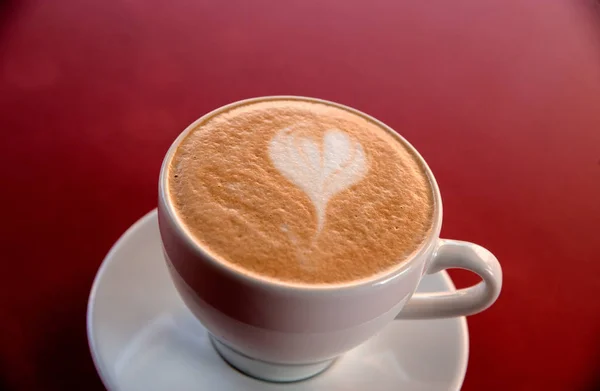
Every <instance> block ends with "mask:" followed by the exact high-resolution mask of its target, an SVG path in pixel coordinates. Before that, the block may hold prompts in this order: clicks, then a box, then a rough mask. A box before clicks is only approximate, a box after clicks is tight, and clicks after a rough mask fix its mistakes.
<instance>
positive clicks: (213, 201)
mask: <svg viewBox="0 0 600 391" xmlns="http://www.w3.org/2000/svg"><path fill="white" fill-rule="evenodd" d="M167 164H168V167H167V197H168V199H169V202H170V203H171V204H172V205H173V209H174V210H175V213H176V215H177V218H178V220H179V221H180V222H181V225H182V226H183V227H184V229H185V230H186V231H187V232H188V234H189V235H190V236H191V237H192V238H193V240H195V241H196V242H197V243H198V245H199V246H200V247H202V248H203V249H204V251H205V252H207V253H208V254H210V255H211V256H212V257H214V258H215V259H216V260H217V261H218V262H221V263H223V264H225V265H227V266H228V267H231V268H234V269H236V270H238V271H239V272H241V273H245V274H247V275H252V276H254V277H258V278H260V279H268V280H274V281H277V282H279V283H284V284H292V285H340V284H348V283H356V282H359V281H361V280H365V279H369V278H372V277H374V276H376V275H379V274H381V273H384V272H388V271H390V269H393V268H395V267H397V266H398V265H400V264H402V262H403V261H405V260H406V259H408V258H410V257H411V255H412V254H414V253H415V252H416V251H418V250H419V249H420V248H421V246H422V245H423V243H424V241H425V240H426V238H427V237H428V236H429V233H430V231H431V229H432V225H433V215H434V208H435V205H434V197H433V189H432V185H431V183H430V180H429V177H428V175H427V172H426V169H425V167H424V166H423V163H422V161H421V159H420V158H419V157H418V156H417V155H416V154H415V153H414V152H413V150H412V148H410V147H409V146H408V145H406V144H405V142H404V141H402V139H400V138H399V137H397V136H396V135H395V134H393V133H392V132H391V131H389V130H388V129H387V128H385V127H384V126H382V125H381V124H378V123H377V122H376V121H373V120H372V119H370V118H368V117H366V116H363V115H361V114H359V113H357V112H354V111H351V110H349V109H345V108H343V107H340V106H337V105H334V104H328V103H326V102H322V101H317V100H311V99H303V98H267V99H263V100H252V101H249V102H240V103H238V104H234V105H230V106H227V107H225V108H222V109H220V110H218V111H216V112H213V113H211V114H209V115H207V116H205V117H203V118H201V119H200V120H198V121H197V122H196V123H194V124H193V125H192V126H191V127H190V128H189V129H188V132H187V133H186V134H185V136H184V137H183V138H182V139H181V140H180V142H179V144H178V145H177V146H176V150H175V153H174V154H173V155H172V157H171V159H170V161H168V162H167Z"/></svg>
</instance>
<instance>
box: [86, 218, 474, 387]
mask: <svg viewBox="0 0 600 391" xmlns="http://www.w3.org/2000/svg"><path fill="white" fill-rule="evenodd" d="M157 216H158V212H157V209H156V208H154V209H152V210H150V211H149V212H147V213H146V214H145V215H143V216H142V217H140V218H139V219H138V220H137V221H136V222H135V223H133V224H132V225H131V226H129V228H127V230H126V231H125V232H124V233H123V234H121V236H120V237H119V238H118V239H117V240H116V241H115V242H114V244H113V245H112V246H111V248H110V250H109V251H108V252H107V253H106V255H105V256H104V259H103V260H102V263H101V264H100V267H99V268H98V271H97V272H96V275H95V277H94V282H93V283H92V288H91V290H90V294H89V297H88V303H87V311H86V334H87V340H88V348H89V350H90V355H91V356H92V361H93V362H94V366H95V367H96V371H97V372H98V376H99V377H100V380H101V381H102V384H103V385H104V387H105V388H106V389H107V390H109V391H119V390H120V387H119V385H118V383H117V382H116V380H114V379H112V377H111V376H109V375H108V370H107V369H106V368H105V366H104V364H103V363H102V362H101V361H102V360H101V358H100V356H99V353H98V352H99V350H98V347H97V343H96V339H95V338H94V335H95V334H94V327H93V322H92V318H93V316H94V309H95V303H96V296H97V295H98V290H99V289H100V288H99V287H100V285H101V281H102V278H103V276H104V274H105V271H106V269H107V268H108V266H109V264H110V263H111V260H112V259H113V258H114V255H115V253H117V252H118V250H119V249H120V247H121V246H123V244H125V243H126V242H127V241H128V239H129V237H130V236H132V235H133V234H134V233H135V232H136V231H138V230H139V229H140V228H141V227H143V226H144V225H145V224H147V223H149V222H150V221H152V220H153V219H156V218H157ZM439 274H440V275H441V277H442V279H444V282H445V283H446V284H447V285H448V287H449V288H450V291H456V286H455V285H454V282H453V281H452V278H450V275H449V274H448V273H447V272H446V271H445V270H443V271H441V272H439ZM457 320H458V321H459V323H460V333H461V335H463V336H466V337H465V338H463V343H462V345H463V346H462V348H461V352H462V354H461V356H462V357H461V360H460V361H461V362H460V365H459V369H458V371H457V372H459V376H457V377H456V381H455V383H454V384H451V388H449V390H450V391H453V390H456V391H458V390H460V389H461V387H462V385H463V383H464V380H465V376H466V374H467V366H468V363H469V353H470V352H469V327H468V325H467V319H466V317H464V316H460V317H458V319H457ZM395 321H397V320H395ZM406 321H409V322H410V320H406Z"/></svg>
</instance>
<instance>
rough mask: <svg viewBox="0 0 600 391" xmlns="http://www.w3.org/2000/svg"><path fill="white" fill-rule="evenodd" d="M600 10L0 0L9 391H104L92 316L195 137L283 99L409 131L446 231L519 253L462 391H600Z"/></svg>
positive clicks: (0, 350)
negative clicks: (119, 256) (210, 123)
mask: <svg viewBox="0 0 600 391" xmlns="http://www.w3.org/2000/svg"><path fill="white" fill-rule="evenodd" d="M599 8H600V6H599V5H598V4H597V3H595V2H593V1H558V0H539V1H534V0H494V1H492V0H487V1H479V0H454V1H446V0H428V1H411V0H396V1H379V0H370V1H298V2H296V1H293V2H292V1H272V2H263V1H245V0H237V1H222V2H220V1H192V0H189V1H169V2H167V1H148V0H121V1H89V0H79V1H66V0H60V1H59V0H56V1H43V0H37V1H23V2H20V1H16V2H11V1H8V2H7V1H4V2H1V3H0V10H1V14H0V15H1V16H0V129H1V131H2V134H1V139H0V145H1V146H2V153H1V157H0V159H1V161H0V170H1V171H0V179H1V183H2V191H1V193H0V194H1V197H2V198H1V201H2V203H1V204H2V225H1V230H2V231H1V235H0V238H1V239H0V240H1V245H2V247H1V248H2V253H1V254H2V255H1V257H2V258H1V259H2V272H1V273H0V276H1V283H0V315H1V319H0V325H1V326H0V327H1V329H0V331H1V332H0V389H8V390H101V389H102V388H103V387H102V384H101V381H100V379H99V378H98V376H97V374H96V372H95V370H94V366H93V364H92V360H91V358H90V354H89V351H88V347H87V341H86V334H85V310H86V304H87V298H88V293H89V290H90V287H91V284H92V280H93V278H94V275H95V273H96V270H97V268H98V266H99V265H100V263H101V261H102V259H103V257H104V255H105V254H106V252H107V251H108V249H109V248H110V246H111V245H112V244H113V242H114V241H115V240H116V239H117V238H118V237H119V235H120V234H121V233H122V232H123V231H124V230H125V229H127V227H128V226H129V225H130V224H131V223H133V222H134V221H135V220H136V219H137V218H139V217H140V216H142V215H143V214H144V213H145V212H147V211H148V210H150V209H151V208H153V207H155V205H156V199H157V195H156V189H157V174H158V170H159V166H160V163H161V159H162V157H163V155H164V153H165V152H166V150H167V148H168V146H169V145H170V143H171V141H172V140H173V139H174V138H175V136H176V135H177V134H178V133H179V132H180V131H181V130H183V129H184V128H185V127H186V125H188V124H189V123H191V122H192V121H193V120H195V119H196V118H197V117H199V116H201V115H202V114H203V113H206V112H207V111H209V110H211V109H214V108H216V107H219V106H221V105H223V104H226V103H229V102H232V101H235V100H238V99H242V98H248V97H253V96H260V95H271V94H294V95H307V96H315V97H320V98H324V99H330V100H334V101H337V102H341V103H344V104H347V105H350V106H353V107H356V108H358V109H360V110H363V111H365V112H367V113H370V114H372V115H374V116H375V117H377V118H379V119H381V120H382V121H384V122H386V123H387V124H389V125H390V126H392V127H393V128H395V129H396V130H398V131H399V132H400V133H401V134H403V135H404V136H405V137H406V138H407V139H408V140H409V141H411V142H412V143H413V144H414V145H415V146H416V147H417V148H418V149H419V151H420V152H421V153H422V154H423V156H424V157H425V159H426V160H427V161H428V163H429V165H430V166H431V168H432V170H433V171H434V173H435V174H436V176H437V180H438V182H439V185H440V188H441V190H442V196H443V199H444V209H445V216H444V228H443V235H444V236H445V237H450V238H460V239H464V240H469V241H473V242H476V243H479V244H482V245H484V246H486V247H488V248H489V249H490V250H491V251H493V252H494V253H495V254H496V255H497V256H498V258H499V259H500V261H501V263H502V265H503V268H504V288H503V292H502V295H501V296H500V299H499V300H498V302H497V303H496V304H495V305H494V307H492V309H490V310H488V311H486V312H485V313H482V314H479V315H476V316H473V317H470V318H469V320H468V323H469V329H470V341H471V350H470V358H469V367H468V371H467V375H466V379H465V383H464V390H542V389H543V390H596V389H598V388H600V374H599V373H600V300H599V299H598V295H599V289H598V288H600V283H599V275H600V256H599V254H600V229H599V227H600V11H599ZM453 276H454V277H455V280H456V281H457V283H458V285H459V286H465V285H466V284H470V283H472V282H474V281H476V279H474V278H473V277H472V276H471V275H467V274H466V273H464V272H463V273H454V274H453ZM132 278H135V276H132Z"/></svg>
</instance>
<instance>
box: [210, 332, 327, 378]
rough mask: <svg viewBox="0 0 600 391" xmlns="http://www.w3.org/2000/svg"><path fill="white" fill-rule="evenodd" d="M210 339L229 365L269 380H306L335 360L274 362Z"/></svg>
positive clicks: (211, 337) (252, 375) (212, 338)
mask: <svg viewBox="0 0 600 391" xmlns="http://www.w3.org/2000/svg"><path fill="white" fill-rule="evenodd" d="M210 339H211V341H212V345H213V347H214V348H215V350H216V351H217V352H218V353H219V355H220V356H221V357H222V358H223V360H225V361H226V362H227V363H228V364H229V365H231V366H232V367H234V368H235V369H237V370H239V371H240V372H242V373H244V374H246V375H248V376H251V377H254V378H257V379H259V380H265V381H269V382H277V383H289V382H296V381H301V380H306V379H308V378H311V377H313V376H316V375H318V374H319V373H321V372H323V371H324V370H326V369H327V368H329V366H330V365H331V364H333V362H334V361H335V359H334V358H333V359H330V360H326V361H320V362H317V363H312V364H274V363H270V362H266V361H261V360H256V359H254V358H251V357H248V356H246V355H244V354H242V353H239V352H237V351H236V350H234V349H232V348H230V347H229V346H227V345H225V344H224V343H222V342H221V341H219V340H218V339H217V338H215V337H214V336H213V335H211V336H210Z"/></svg>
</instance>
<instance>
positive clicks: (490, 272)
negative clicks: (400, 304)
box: [396, 239, 502, 319]
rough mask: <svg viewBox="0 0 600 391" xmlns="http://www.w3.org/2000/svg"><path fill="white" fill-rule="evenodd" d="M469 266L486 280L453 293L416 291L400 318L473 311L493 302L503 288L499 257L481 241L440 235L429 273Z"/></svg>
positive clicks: (437, 316)
mask: <svg viewBox="0 0 600 391" xmlns="http://www.w3.org/2000/svg"><path fill="white" fill-rule="evenodd" d="M451 268H458V269H466V270H469V271H471V272H473V273H476V274H478V275H479V276H480V277H481V279H482V280H483V281H481V282H480V283H478V284H477V285H474V286H471V287H469V288H464V289H458V290H457V291H455V292H452V293H415V294H414V295H413V296H412V297H411V299H410V300H409V301H408V303H406V305H405V306H404V308H403V309H402V311H401V312H400V314H398V316H396V319H432V318H449V317H453V316H466V315H473V314H476V313H478V312H481V311H483V310H485V309H486V308H488V307H489V306H491V305H492V304H493V303H494V302H495V301H496V299H497V298H498V295H500V289H501V288H502V268H501V267H500V263H498V259H496V257H495V256H494V255H493V254H492V253H491V252H489V251H488V250H486V249H485V248H483V247H481V246H478V245H477V244H473V243H469V242H462V241H459V240H448V239H440V240H439V243H438V246H437V249H436V250H435V252H434V254H433V257H432V259H431V261H430V262H429V265H428V267H427V274H433V273H437V272H439V271H442V270H444V269H451Z"/></svg>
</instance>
